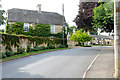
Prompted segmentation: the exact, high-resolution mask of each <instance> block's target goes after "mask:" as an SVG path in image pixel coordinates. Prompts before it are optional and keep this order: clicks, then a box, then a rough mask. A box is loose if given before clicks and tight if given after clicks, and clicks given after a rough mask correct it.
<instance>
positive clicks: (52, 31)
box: [50, 25, 55, 33]
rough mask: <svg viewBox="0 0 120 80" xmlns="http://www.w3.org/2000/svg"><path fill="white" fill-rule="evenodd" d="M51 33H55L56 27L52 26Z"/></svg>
mask: <svg viewBox="0 0 120 80" xmlns="http://www.w3.org/2000/svg"><path fill="white" fill-rule="evenodd" d="M50 31H51V33H55V25H51V27H50Z"/></svg>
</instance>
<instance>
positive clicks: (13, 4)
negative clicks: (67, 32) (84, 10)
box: [2, 0, 79, 26]
mask: <svg viewBox="0 0 120 80" xmlns="http://www.w3.org/2000/svg"><path fill="white" fill-rule="evenodd" d="M38 4H41V5H42V6H41V10H42V11H47V12H57V13H59V14H62V4H64V16H65V18H66V22H67V23H68V24H69V25H70V26H72V25H75V23H74V22H73V20H74V18H75V17H76V15H77V14H78V9H79V7H78V5H79V0H2V9H4V10H8V9H12V8H20V9H28V10H37V7H36V6H37V5H38Z"/></svg>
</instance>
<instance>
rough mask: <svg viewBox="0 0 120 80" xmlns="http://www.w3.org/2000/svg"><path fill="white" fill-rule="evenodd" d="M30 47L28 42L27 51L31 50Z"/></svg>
mask: <svg viewBox="0 0 120 80" xmlns="http://www.w3.org/2000/svg"><path fill="white" fill-rule="evenodd" d="M30 48H31V45H30V44H28V45H27V52H30V51H31V50H30Z"/></svg>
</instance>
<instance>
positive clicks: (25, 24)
mask: <svg viewBox="0 0 120 80" xmlns="http://www.w3.org/2000/svg"><path fill="white" fill-rule="evenodd" d="M23 28H24V32H28V31H29V23H24V26H23ZM25 28H28V30H25Z"/></svg>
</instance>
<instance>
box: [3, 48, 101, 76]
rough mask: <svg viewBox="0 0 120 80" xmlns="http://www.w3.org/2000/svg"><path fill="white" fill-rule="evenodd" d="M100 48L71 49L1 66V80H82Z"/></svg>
mask: <svg viewBox="0 0 120 80" xmlns="http://www.w3.org/2000/svg"><path fill="white" fill-rule="evenodd" d="M100 51H101V50H100V47H88V48H73V49H66V50H60V51H54V52H48V53H44V54H39V55H34V56H29V57H26V58H21V59H17V60H14V61H8V62H5V63H3V64H2V77H3V78H82V76H83V73H84V71H85V70H86V69H87V67H88V66H89V65H90V63H91V62H92V61H93V59H94V58H95V56H96V55H97V54H98V53H100Z"/></svg>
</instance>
